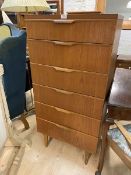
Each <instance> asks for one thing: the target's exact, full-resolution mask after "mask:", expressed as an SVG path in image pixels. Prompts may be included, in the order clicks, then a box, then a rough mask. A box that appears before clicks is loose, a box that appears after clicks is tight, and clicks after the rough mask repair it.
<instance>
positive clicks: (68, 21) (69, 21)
mask: <svg viewBox="0 0 131 175" xmlns="http://www.w3.org/2000/svg"><path fill="white" fill-rule="evenodd" d="M53 22H54V23H56V24H72V23H74V22H75V20H53Z"/></svg>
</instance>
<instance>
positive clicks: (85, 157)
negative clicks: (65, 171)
mask: <svg viewBox="0 0 131 175" xmlns="http://www.w3.org/2000/svg"><path fill="white" fill-rule="evenodd" d="M90 157H91V153H88V152H87V151H85V154H84V162H85V165H87V164H88V161H89V159H90Z"/></svg>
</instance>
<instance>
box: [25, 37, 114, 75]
mask: <svg viewBox="0 0 131 175" xmlns="http://www.w3.org/2000/svg"><path fill="white" fill-rule="evenodd" d="M28 45H29V50H30V59H31V62H32V63H38V64H43V65H50V66H56V67H63V68H69V69H74V70H82V71H90V72H98V73H103V74H108V72H109V69H110V64H111V62H112V57H111V55H112V46H109V45H101V44H86V43H83V44H82V43H81V44H79V43H70V44H69V42H68V43H67V42H53V41H52V42H49V41H44V40H41V41H40V40H28Z"/></svg>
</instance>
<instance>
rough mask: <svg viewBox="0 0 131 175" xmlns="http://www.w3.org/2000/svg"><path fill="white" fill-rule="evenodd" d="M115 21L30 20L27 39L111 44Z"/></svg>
mask: <svg viewBox="0 0 131 175" xmlns="http://www.w3.org/2000/svg"><path fill="white" fill-rule="evenodd" d="M116 22H117V21H116V20H109V19H108V20H106V19H105V20H104V19H102V20H41V21H40V20H31V21H27V22H26V24H27V25H26V26H27V30H28V38H30V39H46V40H56V41H59V40H60V41H75V42H89V43H107V44H113V40H114V33H115V28H116Z"/></svg>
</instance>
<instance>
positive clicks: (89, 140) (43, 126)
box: [37, 118, 98, 153]
mask: <svg viewBox="0 0 131 175" xmlns="http://www.w3.org/2000/svg"><path fill="white" fill-rule="evenodd" d="M37 128H38V131H39V132H42V133H43V134H46V135H49V136H50V137H53V138H56V139H59V140H62V141H66V142H68V143H70V144H73V145H74V146H77V147H79V148H81V149H84V150H88V151H89V152H90V153H95V152H96V149H97V144H98V138H96V137H93V136H90V135H87V134H84V133H81V132H79V131H75V130H73V129H69V128H66V127H63V126H61V125H58V124H55V123H53V122H48V121H46V120H42V119H39V118H37Z"/></svg>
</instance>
